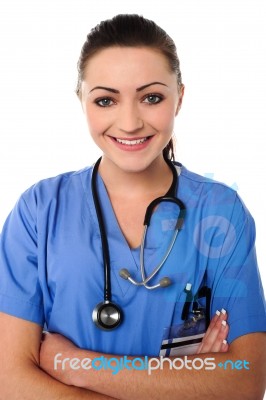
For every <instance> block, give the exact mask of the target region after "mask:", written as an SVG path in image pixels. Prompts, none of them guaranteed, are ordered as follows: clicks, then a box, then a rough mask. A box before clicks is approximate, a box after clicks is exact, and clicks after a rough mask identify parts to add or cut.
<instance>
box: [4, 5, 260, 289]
mask: <svg viewBox="0 0 266 400" xmlns="http://www.w3.org/2000/svg"><path fill="white" fill-rule="evenodd" d="M117 13H138V14H143V15H144V16H145V17H147V18H150V19H154V20H155V21H156V22H157V23H158V24H159V25H160V26H162V27H163V28H164V29H165V30H166V31H167V32H168V33H169V34H170V36H172V37H173V39H174V40H175V42H176V45H177V49H178V54H179V57H180V60H181V69H182V73H183V81H184V83H185V85H186V95H185V99H184V103H183V108H182V110H181V112H180V114H179V116H178V119H177V121H176V128H175V132H176V136H177V141H178V145H177V158H178V159H179V160H180V161H181V162H182V163H183V164H185V165H186V166H187V167H188V168H189V169H191V170H194V171H196V172H198V173H201V174H211V175H213V177H214V178H215V179H217V180H222V181H224V182H225V183H227V184H228V185H233V184H234V185H237V187H238V191H239V194H240V196H241V197H242V198H243V199H244V201H245V203H246V205H247V206H248V208H249V209H250V211H251V213H252V214H253V216H254V218H255V221H256V225H257V253H258V259H259V265H260V270H261V274H262V276H263V281H264V284H265V281H266V270H265V264H266V251H265V222H266V221H265V213H266V209H265V195H263V193H265V171H266V168H265V167H266V165H265V135H266V129H265V127H266V112H265V108H266V103H265V96H266V78H265V76H266V72H265V71H266V45H265V38H266V24H265V19H266V6H265V1H264V0H261V1H260V0H241V1H238V0H181V1H180V0H175V1H173V0H164V1H163V2H162V1H146V2H145V1H143V0H141V1H139V0H133V1H131V2H130V3H129V2H126V1H124V0H121V1H114V0H112V1H106V0H105V1H104V0H102V1H99V2H97V1H88V0H87V1H85V0H69V1H68V0H64V1H63V0H46V1H42V0H40V1H38V0H23V1H21V0H6V1H4V0H3V1H1V3H0V57H1V58H0V59H1V61H0V115H1V118H0V163H1V168H0V204H1V207H0V226H1V225H2V224H3V222H4V220H5V218H6V215H7V214H8V212H9V211H10V209H11V208H12V207H13V205H14V203H15V201H16V199H17V198H18V196H19V195H20V193H21V192H22V191H24V190H25V189H26V188H27V187H28V186H30V185H31V184H33V183H34V182H36V181H38V180H40V179H42V178H45V177H48V176H53V175H56V174H59V173H60V172H64V171H68V170H76V169H80V168H83V167H84V166H86V165H88V164H91V163H92V162H94V161H95V160H96V158H97V157H98V155H99V152H98V150H97V149H96V148H95V147H94V145H93V143H92V142H91V140H90V138H89V133H88V132H87V127H86V125H85V121H84V118H83V114H82V111H81V107H80V105H79V102H78V100H77V98H76V96H75V94H74V89H75V85H76V75H77V74H76V63H77V59H78V57H79V52H80V48H81V46H82V44H83V42H84V40H85V37H86V34H87V33H88V32H89V30H90V29H91V28H92V27H93V26H95V25H96V24H97V23H98V22H99V21H101V20H103V19H106V18H110V17H113V16H114V15H115V14H117Z"/></svg>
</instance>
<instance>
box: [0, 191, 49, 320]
mask: <svg viewBox="0 0 266 400" xmlns="http://www.w3.org/2000/svg"><path fill="white" fill-rule="evenodd" d="M34 206H35V205H34V196H33V194H32V193H31V191H30V190H29V191H28V192H26V194H24V195H23V196H21V198H20V199H19V201H18V202H17V204H16V206H15V207H14V209H13V211H12V212H11V214H10V215H9V217H8V218H7V220H6V222H5V224H4V227H3V230H2V233H1V236H0V311H2V312H4V313H7V314H10V315H13V316H16V317H18V318H22V319H26V320H28V321H32V322H35V323H38V324H40V325H43V321H44V312H43V301H42V291H41V287H40V284H39V279H38V241H37V229H36V221H35V220H36V217H35V218H34V216H33V215H34V214H35V212H34ZM35 209H36V206H35Z"/></svg>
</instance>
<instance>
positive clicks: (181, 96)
mask: <svg viewBox="0 0 266 400" xmlns="http://www.w3.org/2000/svg"><path fill="white" fill-rule="evenodd" d="M184 93H185V85H183V84H182V86H181V88H180V89H179V99H178V104H177V107H176V112H175V116H177V114H178V113H179V110H180V108H181V106H182V102H183V97H184Z"/></svg>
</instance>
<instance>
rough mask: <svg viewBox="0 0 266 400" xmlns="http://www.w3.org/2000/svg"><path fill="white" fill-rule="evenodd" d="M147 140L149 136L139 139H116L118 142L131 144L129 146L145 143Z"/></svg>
mask: <svg viewBox="0 0 266 400" xmlns="http://www.w3.org/2000/svg"><path fill="white" fill-rule="evenodd" d="M146 140H147V138H143V139H138V140H122V139H117V138H116V141H117V142H118V143H121V144H126V145H129V146H134V145H136V144H141V143H144V142H146Z"/></svg>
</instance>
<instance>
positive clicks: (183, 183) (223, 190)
mask: <svg viewBox="0 0 266 400" xmlns="http://www.w3.org/2000/svg"><path fill="white" fill-rule="evenodd" d="M177 164H178V167H179V168H180V175H179V191H178V196H180V198H181V200H183V201H184V202H185V204H186V206H187V208H197V209H201V210H204V211H203V212H204V213H207V214H209V215H211V214H219V215H223V216H225V217H226V218H228V219H233V220H234V221H235V222H237V221H239V223H241V222H242V223H243V222H245V221H247V220H249V221H250V222H251V223H252V224H253V223H254V221H253V218H252V216H251V214H250V212H249V210H248V209H247V207H246V205H245V203H244V201H243V199H242V198H241V197H240V195H239V194H238V193H237V191H236V189H235V187H234V185H233V186H229V185H226V184H225V183H223V182H219V181H217V180H214V179H211V178H209V177H208V176H202V175H199V174H197V173H195V172H192V171H190V170H188V169H187V168H186V167H185V166H183V165H182V164H179V163H177Z"/></svg>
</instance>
